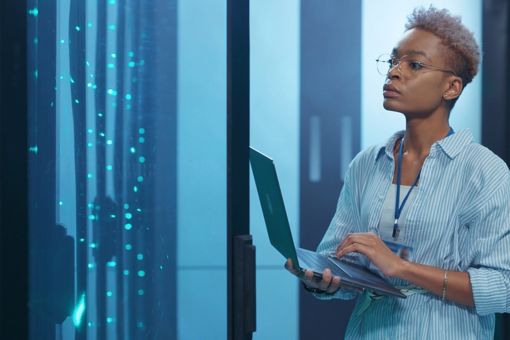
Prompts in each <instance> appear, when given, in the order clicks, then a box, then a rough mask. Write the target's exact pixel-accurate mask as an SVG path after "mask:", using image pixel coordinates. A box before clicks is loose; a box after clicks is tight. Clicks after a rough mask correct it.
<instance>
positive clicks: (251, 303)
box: [227, 0, 255, 340]
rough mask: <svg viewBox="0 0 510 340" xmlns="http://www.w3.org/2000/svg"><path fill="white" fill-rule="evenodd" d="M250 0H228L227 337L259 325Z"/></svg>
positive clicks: (246, 332)
mask: <svg viewBox="0 0 510 340" xmlns="http://www.w3.org/2000/svg"><path fill="white" fill-rule="evenodd" d="M249 9H250V1H249V0H227V273H228V274H227V314H228V315H227V322H228V324H227V327H228V331H227V333H228V339H235V340H240V339H251V338H252V332H253V331H255V248H254V246H253V245H252V238H251V235H249V233H250V227H249V222H250V219H249V207H250V205H249V190H250V184H249V163H248V162H249V153H248V150H249V149H248V147H249V142H250V43H249V41H250V30H249V24H250V20H249V19H250V11H249Z"/></svg>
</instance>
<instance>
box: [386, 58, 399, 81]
mask: <svg viewBox="0 0 510 340" xmlns="http://www.w3.org/2000/svg"><path fill="white" fill-rule="evenodd" d="M400 76H401V73H400V61H399V62H398V63H396V64H395V65H393V66H391V67H390V69H389V70H388V74H387V76H386V77H387V78H388V79H398V78H400Z"/></svg>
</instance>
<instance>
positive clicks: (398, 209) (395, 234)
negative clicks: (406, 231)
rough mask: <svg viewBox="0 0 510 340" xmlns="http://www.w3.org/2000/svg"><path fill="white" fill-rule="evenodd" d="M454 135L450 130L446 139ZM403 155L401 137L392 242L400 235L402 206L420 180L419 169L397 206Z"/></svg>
mask: <svg viewBox="0 0 510 340" xmlns="http://www.w3.org/2000/svg"><path fill="white" fill-rule="evenodd" d="M454 133H455V131H453V129H452V128H450V131H448V135H447V136H446V137H448V136H450V135H453V134H454ZM403 154H404V137H402V142H401V143H400V148H399V150H398V158H397V195H396V198H395V222H394V224H393V233H392V234H391V236H392V237H393V239H394V240H396V239H398V235H399V234H400V227H399V225H398V219H399V218H400V214H401V213H402V210H403V209H404V205H405V204H406V202H407V199H408V198H409V195H410V194H411V191H413V189H414V187H415V186H416V184H417V183H418V180H419V179H420V175H421V169H420V172H419V173H418V176H416V180H415V181H414V183H413V185H412V186H411V188H410V189H409V191H408V192H407V195H406V196H405V197H404V199H403V200H402V204H400V205H399V203H400V178H401V175H402V157H403Z"/></svg>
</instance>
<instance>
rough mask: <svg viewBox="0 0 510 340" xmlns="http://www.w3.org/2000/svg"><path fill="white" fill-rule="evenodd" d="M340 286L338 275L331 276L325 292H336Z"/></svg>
mask: <svg viewBox="0 0 510 340" xmlns="http://www.w3.org/2000/svg"><path fill="white" fill-rule="evenodd" d="M339 288H340V277H338V276H333V279H332V280H331V284H330V285H329V287H328V289H327V290H326V292H328V293H330V294H332V293H334V292H336V291H337V290H338V289H339Z"/></svg>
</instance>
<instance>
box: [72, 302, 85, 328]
mask: <svg viewBox="0 0 510 340" xmlns="http://www.w3.org/2000/svg"><path fill="white" fill-rule="evenodd" d="M84 313H85V294H82V296H81V297H80V301H79V302H78V304H77V305H76V307H75V308H74V312H73V324H74V327H76V328H78V327H80V325H81V322H82V319H83V315H84Z"/></svg>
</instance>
